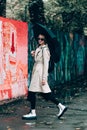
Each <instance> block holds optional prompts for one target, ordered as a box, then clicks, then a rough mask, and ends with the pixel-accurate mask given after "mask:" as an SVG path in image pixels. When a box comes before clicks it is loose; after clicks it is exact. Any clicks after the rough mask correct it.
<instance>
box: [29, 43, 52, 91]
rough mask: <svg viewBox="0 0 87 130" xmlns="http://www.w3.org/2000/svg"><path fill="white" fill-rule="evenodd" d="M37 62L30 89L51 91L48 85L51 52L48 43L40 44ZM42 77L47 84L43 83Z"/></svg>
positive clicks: (37, 51)
mask: <svg viewBox="0 0 87 130" xmlns="http://www.w3.org/2000/svg"><path fill="white" fill-rule="evenodd" d="M34 59H35V63H34V67H33V71H32V78H31V83H30V87H29V91H32V92H43V93H48V92H51V89H50V87H49V85H48V82H47V80H48V66H49V59H50V52H49V49H48V46H47V45H43V46H39V47H38V48H37V49H36V51H35V57H34ZM42 79H45V80H46V84H45V85H42Z"/></svg>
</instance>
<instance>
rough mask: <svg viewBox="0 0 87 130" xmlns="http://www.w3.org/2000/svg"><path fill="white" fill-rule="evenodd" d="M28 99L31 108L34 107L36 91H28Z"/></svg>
mask: <svg viewBox="0 0 87 130" xmlns="http://www.w3.org/2000/svg"><path fill="white" fill-rule="evenodd" d="M28 101H30V104H31V110H32V109H35V105H36V93H35V92H31V91H29V92H28Z"/></svg>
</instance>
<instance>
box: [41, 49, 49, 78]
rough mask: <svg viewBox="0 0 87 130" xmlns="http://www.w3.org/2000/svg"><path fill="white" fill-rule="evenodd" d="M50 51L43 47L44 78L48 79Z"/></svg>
mask: <svg viewBox="0 0 87 130" xmlns="http://www.w3.org/2000/svg"><path fill="white" fill-rule="evenodd" d="M49 60H50V52H49V50H48V49H47V48H44V49H43V77H42V78H43V79H45V80H47V76H48V68H49Z"/></svg>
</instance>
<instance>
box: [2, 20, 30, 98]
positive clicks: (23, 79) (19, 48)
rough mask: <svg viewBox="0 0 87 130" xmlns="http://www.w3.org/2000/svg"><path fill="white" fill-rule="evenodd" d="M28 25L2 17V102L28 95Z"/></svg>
mask: <svg viewBox="0 0 87 130" xmlns="http://www.w3.org/2000/svg"><path fill="white" fill-rule="evenodd" d="M27 40H28V27H27V23H25V22H21V21H15V20H10V19H6V18H2V17H0V100H4V99H10V98H15V97H18V96H21V95H25V94H26V93H27V79H28V71H27V70H28V68H27V61H28V60H27V55H28V54H27V53H28V51H27V50H28V48H27V43H28V41H27Z"/></svg>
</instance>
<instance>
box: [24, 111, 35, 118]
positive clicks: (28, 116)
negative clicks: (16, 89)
mask: <svg viewBox="0 0 87 130" xmlns="http://www.w3.org/2000/svg"><path fill="white" fill-rule="evenodd" d="M22 119H26V120H34V119H37V116H36V113H35V111H34V110H32V111H31V112H30V113H29V114H26V115H23V116H22Z"/></svg>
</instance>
